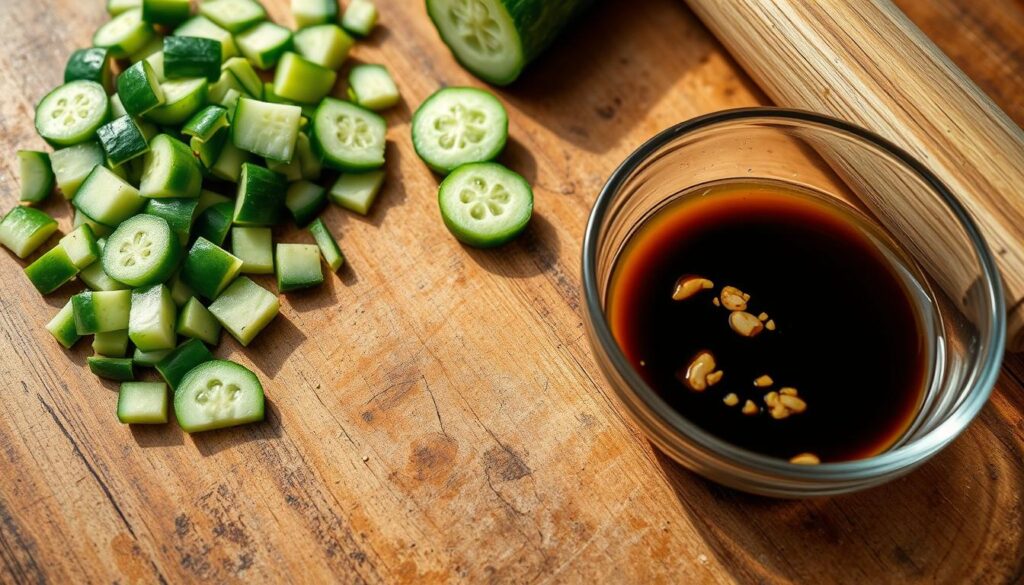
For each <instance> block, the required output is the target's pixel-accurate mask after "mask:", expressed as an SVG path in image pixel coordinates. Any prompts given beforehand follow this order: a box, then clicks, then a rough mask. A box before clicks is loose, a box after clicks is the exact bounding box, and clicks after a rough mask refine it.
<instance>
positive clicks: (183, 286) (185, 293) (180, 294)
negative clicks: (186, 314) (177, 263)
mask: <svg viewBox="0 0 1024 585" xmlns="http://www.w3.org/2000/svg"><path fill="white" fill-rule="evenodd" d="M169 284H170V288H171V298H172V299H174V304H175V305H178V306H179V307H183V306H185V303H187V302H188V300H189V299H191V298H192V297H194V296H196V291H194V290H192V287H191V286H189V285H188V284H187V283H186V282H185V281H184V280H182V279H181V271H180V270H179V271H178V272H176V273H175V274H174V276H172V277H171V281H170V283H169Z"/></svg>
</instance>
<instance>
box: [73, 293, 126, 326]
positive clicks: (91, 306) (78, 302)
mask: <svg viewBox="0 0 1024 585" xmlns="http://www.w3.org/2000/svg"><path fill="white" fill-rule="evenodd" d="M71 306H72V307H73V308H74V311H75V329H76V330H77V331H78V334H79V335H88V334H90V333H105V332H107V331H121V330H123V329H124V330H126V329H128V316H129V313H130V312H131V306H132V291H130V290H112V291H85V292H80V293H78V294H77V295H75V296H73V297H71Z"/></svg>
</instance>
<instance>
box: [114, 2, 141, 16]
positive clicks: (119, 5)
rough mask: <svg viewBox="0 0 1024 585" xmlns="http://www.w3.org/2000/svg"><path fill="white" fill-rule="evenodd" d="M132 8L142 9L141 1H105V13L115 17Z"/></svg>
mask: <svg viewBox="0 0 1024 585" xmlns="http://www.w3.org/2000/svg"><path fill="white" fill-rule="evenodd" d="M132 8H142V0H107V13H108V14H110V16H117V15H118V14H121V13H122V12H125V11H127V10H131V9H132Z"/></svg>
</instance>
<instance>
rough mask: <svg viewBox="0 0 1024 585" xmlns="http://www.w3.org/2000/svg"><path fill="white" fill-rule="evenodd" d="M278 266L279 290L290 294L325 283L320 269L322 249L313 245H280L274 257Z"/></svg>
mask: <svg viewBox="0 0 1024 585" xmlns="http://www.w3.org/2000/svg"><path fill="white" fill-rule="evenodd" d="M274 261H275V263H276V265H277V290H279V291H281V292H289V291H293V290H298V289H302V288H310V287H313V286H319V285H321V284H323V283H324V273H323V271H322V270H321V269H320V248H318V247H316V246H313V245H311V244H278V245H277V252H276V254H275V255H274Z"/></svg>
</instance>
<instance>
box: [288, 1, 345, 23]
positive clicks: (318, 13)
mask: <svg viewBox="0 0 1024 585" xmlns="http://www.w3.org/2000/svg"><path fill="white" fill-rule="evenodd" d="M292 17H294V18H295V26H297V27H298V28H305V27H307V26H313V25H317V24H323V23H325V22H336V21H337V20H338V0H292Z"/></svg>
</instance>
